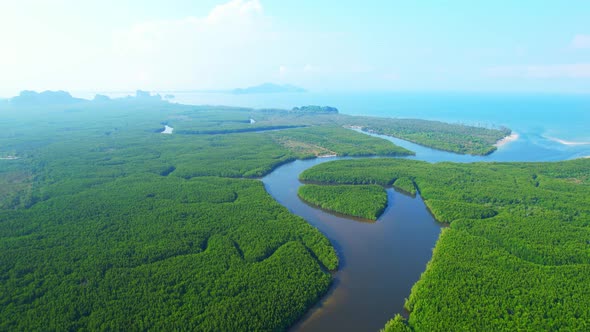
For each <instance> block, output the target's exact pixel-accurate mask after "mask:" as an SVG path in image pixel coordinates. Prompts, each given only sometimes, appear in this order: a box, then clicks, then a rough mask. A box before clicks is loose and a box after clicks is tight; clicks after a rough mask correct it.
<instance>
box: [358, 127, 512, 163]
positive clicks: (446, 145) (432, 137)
mask: <svg viewBox="0 0 590 332" xmlns="http://www.w3.org/2000/svg"><path fill="white" fill-rule="evenodd" d="M364 119H365V121H364V122H363V121H360V120H359V121H358V122H357V123H359V125H360V126H361V127H362V128H363V130H365V131H368V132H373V133H377V134H382V135H388V136H393V137H397V138H401V139H404V140H406V141H410V142H414V143H417V144H421V145H425V146H429V147H432V148H435V149H439V150H444V151H450V152H455V153H460V154H472V155H487V154H490V153H492V152H494V151H495V150H496V147H495V146H494V144H495V143H496V142H497V141H498V140H500V139H502V138H504V137H505V136H508V135H510V133H511V131H510V129H507V128H502V129H500V130H497V129H487V128H481V127H471V126H464V125H460V124H449V123H444V122H438V121H426V120H417V119H378V120H377V119H375V118H364Z"/></svg>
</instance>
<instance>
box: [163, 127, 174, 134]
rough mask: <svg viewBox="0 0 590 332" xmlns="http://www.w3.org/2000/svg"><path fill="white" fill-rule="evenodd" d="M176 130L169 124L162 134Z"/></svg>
mask: <svg viewBox="0 0 590 332" xmlns="http://www.w3.org/2000/svg"><path fill="white" fill-rule="evenodd" d="M173 131H174V128H172V127H169V126H168V125H164V131H162V132H160V133H161V134H167V135H170V134H172V132H173Z"/></svg>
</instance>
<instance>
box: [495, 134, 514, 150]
mask: <svg viewBox="0 0 590 332" xmlns="http://www.w3.org/2000/svg"><path fill="white" fill-rule="evenodd" d="M519 137H520V136H519V135H518V133H512V134H510V135H509V136H506V137H504V138H502V139H500V140H498V141H497V142H496V144H494V146H495V147H497V148H499V147H501V146H503V145H506V144H508V143H510V142H514V141H516V140H518V138H519Z"/></svg>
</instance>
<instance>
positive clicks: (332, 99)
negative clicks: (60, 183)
mask: <svg viewBox="0 0 590 332" xmlns="http://www.w3.org/2000/svg"><path fill="white" fill-rule="evenodd" d="M154 93H160V94H162V95H166V94H172V95H174V98H173V99H171V102H176V103H181V104H191V105H225V106H239V107H251V108H282V109H291V108H293V107H295V106H302V105H321V106H333V107H336V108H338V110H339V111H340V113H343V114H349V115H366V116H379V117H391V118H415V119H426V120H437V121H443V122H449V123H460V124H466V125H474V126H480V127H486V128H499V127H508V128H510V129H512V131H513V132H514V133H516V134H518V139H517V140H516V141H513V142H509V143H507V144H505V145H503V146H501V147H499V149H498V151H497V152H496V153H494V154H492V156H490V157H488V158H487V159H483V160H489V161H557V160H568V159H575V158H584V157H588V156H590V95H572V94H569V95H568V94H515V93H442V92H441V93H438V92H437V93H432V92H431V93H425V92H421V93H418V92H416V93H409V92H403V93H402V92H364V93H360V92H354V93H353V92H347V93H343V92H338V93H337V92H331V93H326V92H306V93H270V94H233V93H223V92H158V91H154ZM110 95H111V96H114V97H117V96H122V95H124V93H116V94H110ZM80 96H81V97H85V98H91V97H92V96H90V95H89V94H85V95H80ZM402 143H403V142H402ZM447 156H448V155H447ZM447 159H448V158H447ZM453 159H455V158H453ZM480 159H481V158H480ZM480 159H473V160H471V159H469V158H467V159H466V158H465V157H458V158H457V160H453V161H478V160H480ZM431 161H436V160H431Z"/></svg>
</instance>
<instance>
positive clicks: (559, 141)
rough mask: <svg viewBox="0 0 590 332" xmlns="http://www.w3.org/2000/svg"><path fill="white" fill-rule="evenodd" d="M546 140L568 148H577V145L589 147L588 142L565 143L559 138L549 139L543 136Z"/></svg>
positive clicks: (589, 143)
mask: <svg viewBox="0 0 590 332" xmlns="http://www.w3.org/2000/svg"><path fill="white" fill-rule="evenodd" d="M543 137H545V138H546V139H548V140H550V141H553V142H557V143H560V144H563V145H568V146H577V145H590V142H574V141H566V140H563V139H560V138H556V137H550V136H543Z"/></svg>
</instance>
